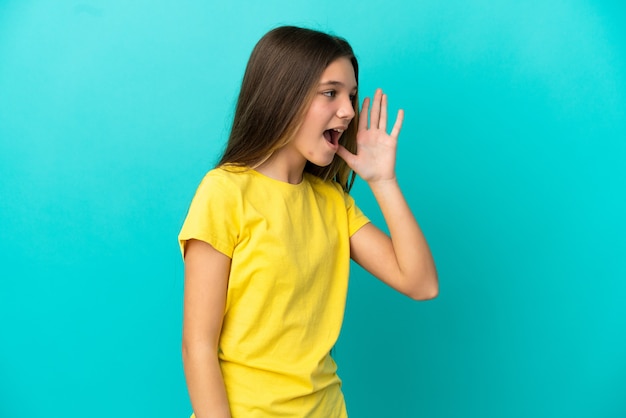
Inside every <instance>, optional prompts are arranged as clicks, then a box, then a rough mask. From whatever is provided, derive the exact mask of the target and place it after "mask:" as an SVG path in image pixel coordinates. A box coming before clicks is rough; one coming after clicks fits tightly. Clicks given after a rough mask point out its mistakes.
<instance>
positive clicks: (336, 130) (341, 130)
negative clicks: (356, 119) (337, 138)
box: [333, 129, 343, 133]
mask: <svg viewBox="0 0 626 418" xmlns="http://www.w3.org/2000/svg"><path fill="white" fill-rule="evenodd" d="M333 131H335V132H339V133H342V132H343V129H333Z"/></svg>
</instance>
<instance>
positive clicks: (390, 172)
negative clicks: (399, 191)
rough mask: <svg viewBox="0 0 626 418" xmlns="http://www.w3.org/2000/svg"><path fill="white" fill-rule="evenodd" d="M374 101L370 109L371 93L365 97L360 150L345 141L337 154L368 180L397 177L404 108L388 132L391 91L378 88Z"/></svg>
mask: <svg viewBox="0 0 626 418" xmlns="http://www.w3.org/2000/svg"><path fill="white" fill-rule="evenodd" d="M371 105H372V108H371V111H370V99H369V97H367V98H365V100H364V101H363V109H362V111H361V117H360V120H359V127H358V132H357V137H356V141H357V152H356V154H352V153H351V152H350V151H348V150H347V149H346V148H344V147H343V146H341V145H340V146H339V150H337V154H338V155H339V156H340V157H341V158H343V159H344V161H345V162H346V163H347V164H348V166H349V167H350V168H351V169H352V170H354V172H355V173H357V174H358V175H359V176H360V177H361V178H362V179H363V180H365V181H367V182H368V183H372V182H377V181H380V180H383V181H384V180H394V179H395V177H396V171H395V166H396V148H397V144H398V135H400V129H401V128H402V120H403V119H404V111H403V110H399V111H398V116H397V117H396V122H395V123H394V125H393V128H392V129H391V133H389V134H388V133H387V95H386V94H384V93H383V91H382V90H381V89H377V90H376V93H375V94H374V100H373V102H372V104H371ZM368 112H369V126H368Z"/></svg>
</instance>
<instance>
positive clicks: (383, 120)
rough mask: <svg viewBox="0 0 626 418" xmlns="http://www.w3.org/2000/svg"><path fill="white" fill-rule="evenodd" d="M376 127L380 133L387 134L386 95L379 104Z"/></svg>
mask: <svg viewBox="0 0 626 418" xmlns="http://www.w3.org/2000/svg"><path fill="white" fill-rule="evenodd" d="M378 127H379V128H380V130H381V131H383V132H385V133H386V132H387V95H386V94H383V97H382V98H381V103H380V122H379V123H378Z"/></svg>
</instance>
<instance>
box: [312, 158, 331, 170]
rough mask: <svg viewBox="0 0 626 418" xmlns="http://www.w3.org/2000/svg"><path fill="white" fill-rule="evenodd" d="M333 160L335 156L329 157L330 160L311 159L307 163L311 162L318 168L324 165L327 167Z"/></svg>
mask: <svg viewBox="0 0 626 418" xmlns="http://www.w3.org/2000/svg"><path fill="white" fill-rule="evenodd" d="M333 161H335V158H334V157H333V158H331V159H330V160H325V161H324V160H317V161H312V160H309V164H312V165H314V166H316V167H320V168H324V167H328V166H329V165H331V164H332V163H333Z"/></svg>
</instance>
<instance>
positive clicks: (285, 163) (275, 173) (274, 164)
mask: <svg viewBox="0 0 626 418" xmlns="http://www.w3.org/2000/svg"><path fill="white" fill-rule="evenodd" d="M290 154H292V153H291V152H290V150H289V149H288V148H287V147H285V148H281V149H279V150H277V151H276V152H274V154H273V155H272V156H271V157H270V158H268V159H267V160H266V161H265V162H263V163H262V164H261V165H260V166H258V167H256V171H258V172H259V173H261V174H263V175H265V176H267V177H270V178H273V179H274V180H279V181H284V182H285V183H290V184H299V183H300V182H302V174H303V173H304V166H305V165H306V160H305V159H303V158H302V157H301V156H295V155H290Z"/></svg>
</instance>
